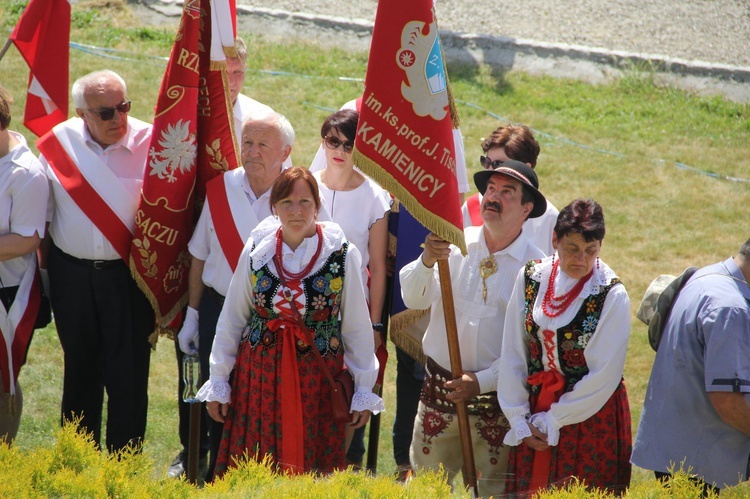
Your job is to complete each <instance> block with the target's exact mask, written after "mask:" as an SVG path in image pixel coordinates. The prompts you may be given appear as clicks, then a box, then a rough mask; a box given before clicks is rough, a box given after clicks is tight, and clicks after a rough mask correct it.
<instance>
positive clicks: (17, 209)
mask: <svg viewBox="0 0 750 499" xmlns="http://www.w3.org/2000/svg"><path fill="white" fill-rule="evenodd" d="M9 133H10V134H11V135H12V136H13V137H14V138H15V139H16V140H18V142H19V144H18V145H16V146H15V147H14V148H13V149H11V150H10V151H9V152H8V154H6V155H5V156H3V157H2V158H0V235H5V234H11V233H13V234H18V235H20V236H23V237H30V236H33V235H34V233H38V234H39V237H40V238H41V237H44V226H45V216H46V207H47V197H48V196H49V186H48V184H47V178H46V177H45V176H44V171H43V170H42V165H41V164H40V163H39V160H38V159H37V158H36V156H34V153H32V152H31V150H30V149H29V147H28V146H27V145H26V139H25V138H24V137H23V135H21V134H20V133H17V132H13V131H10V130H9ZM31 260H32V255H31V253H29V254H26V255H23V256H19V257H16V258H11V259H10V260H5V261H3V262H0V279H2V287H9V286H18V285H19V284H20V283H21V279H22V278H23V274H24V272H25V271H26V267H27V266H28V265H29V263H30V262H31Z"/></svg>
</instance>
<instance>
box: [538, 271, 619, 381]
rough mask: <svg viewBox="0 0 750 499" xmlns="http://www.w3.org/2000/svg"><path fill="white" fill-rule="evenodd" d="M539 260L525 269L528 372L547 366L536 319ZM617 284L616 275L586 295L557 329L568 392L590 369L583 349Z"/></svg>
mask: <svg viewBox="0 0 750 499" xmlns="http://www.w3.org/2000/svg"><path fill="white" fill-rule="evenodd" d="M538 263H539V260H537V261H531V262H528V263H527V264H526V267H525V269H524V276H525V277H524V283H525V286H526V299H525V300H524V316H525V317H526V320H525V323H524V329H525V331H526V335H527V338H528V341H529V376H531V375H532V374H535V373H537V372H540V371H543V370H544V365H543V364H542V357H543V356H544V353H545V352H544V344H543V343H542V341H541V340H540V339H539V325H538V324H537V323H535V322H534V316H533V312H534V302H536V297H537V295H538V294H539V283H538V282H537V281H535V280H534V279H532V278H531V276H532V275H534V267H535V265H536V264H538ZM616 284H621V281H620V280H619V279H617V278H615V279H613V280H612V282H611V283H610V284H608V285H607V286H604V287H603V288H602V290H601V291H600V292H599V294H596V295H591V296H589V297H588V298H586V299H585V300H584V302H583V305H582V306H581V308H580V310H578V313H577V314H576V316H575V317H574V318H573V320H572V321H571V322H570V323H569V324H567V325H566V326H563V327H561V328H560V329H558V330H557V331H556V334H557V349H558V352H557V356H558V362H559V364H560V365H559V366H558V367H559V369H560V371H561V374H562V375H563V376H565V389H564V392H569V391H571V390H572V389H573V386H574V385H575V384H576V383H578V381H580V379H581V378H583V377H584V376H586V374H588V372H589V368H588V365H587V364H586V357H585V356H584V349H585V348H586V345H588V342H589V341H590V340H591V336H592V335H593V334H594V332H595V331H596V326H597V324H599V317H600V316H601V313H602V308H604V300H605V298H607V293H609V290H610V289H612V287H613V286H615V285H616ZM539 388H540V387H539V386H530V387H529V390H530V391H531V393H538V391H539Z"/></svg>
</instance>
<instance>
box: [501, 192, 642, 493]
mask: <svg viewBox="0 0 750 499" xmlns="http://www.w3.org/2000/svg"><path fill="white" fill-rule="evenodd" d="M604 231H605V228H604V214H603V212H602V208H601V206H599V204H598V203H596V202H595V201H593V200H591V199H576V200H575V201H573V202H571V203H570V204H569V205H568V206H566V207H565V208H563V209H562V211H560V215H559V216H558V218H557V224H556V225H555V231H554V235H553V239H552V243H553V245H554V247H555V249H556V252H555V253H554V254H553V255H552V256H551V257H547V258H545V259H543V260H539V261H530V262H528V263H527V264H526V266H525V267H524V268H523V269H521V271H520V272H519V274H518V277H517V279H516V284H515V286H514V288H513V293H512V295H511V297H510V302H509V303H508V312H507V314H506V316H505V327H504V331H505V333H504V335H503V347H502V353H501V355H500V359H499V361H498V362H497V364H496V366H497V369H498V386H497V395H498V399H499V402H500V407H501V408H502V410H503V412H504V413H505V415H506V417H507V418H508V421H509V422H510V426H511V430H510V431H509V432H508V433H507V434H506V435H505V439H504V442H503V443H504V444H505V445H511V446H514V447H513V450H512V451H511V454H510V459H509V463H508V475H509V477H510V478H509V483H508V486H507V488H506V492H508V493H510V494H519V495H524V494H533V493H534V492H536V491H537V490H539V489H544V488H547V487H548V486H551V485H557V486H561V485H564V484H565V483H566V482H567V481H569V480H570V479H571V478H572V477H576V478H578V479H579V480H581V481H584V482H585V483H586V486H588V487H591V488H594V489H603V490H606V491H609V492H612V493H615V494H622V493H624V491H625V489H626V488H627V487H628V485H629V484H630V472H631V466H630V451H631V429H630V409H629V404H628V396H627V392H626V391H625V385H624V382H623V377H622V373H623V368H624V366H625V354H626V352H627V348H628V338H629V335H630V300H629V298H628V293H627V291H625V286H623V284H622V282H621V281H620V279H619V277H617V274H615V272H614V271H613V270H612V269H611V268H610V267H609V266H608V265H607V264H606V263H604V262H603V261H601V259H600V258H599V251H600V250H601V248H602V240H603V239H604Z"/></svg>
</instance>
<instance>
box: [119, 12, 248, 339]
mask: <svg viewBox="0 0 750 499" xmlns="http://www.w3.org/2000/svg"><path fill="white" fill-rule="evenodd" d="M225 53H227V54H235V51H234V33H233V28H232V19H231V16H230V8H229V1H228V0H218V1H217V0H212V1H209V0H186V1H185V3H184V7H183V12H182V19H181V20H180V27H179V29H178V33H177V36H176V37H175V43H174V46H173V47H172V53H171V55H170V58H169V63H168V65H167V70H166V72H165V74H164V78H163V79H162V83H161V89H160V91H159V99H158V102H157V104H156V114H155V118H154V130H153V136H152V139H151V148H150V151H149V159H148V165H147V168H146V175H145V179H144V184H143V191H142V193H141V201H140V205H139V207H138V211H137V213H136V228H135V233H134V235H133V244H132V246H131V248H130V269H131V272H132V273H133V276H134V277H135V279H136V281H138V284H139V286H140V287H141V289H142V290H143V291H144V293H145V294H146V296H147V297H148V298H149V300H150V301H151V304H152V306H153V307H154V312H155V314H156V319H157V325H158V326H159V327H167V326H168V324H169V323H170V321H171V320H172V319H174V317H175V316H176V315H177V314H178V312H179V311H180V310H181V309H182V308H183V307H184V306H185V305H186V303H187V285H188V267H189V264H190V255H189V253H188V250H187V244H188V241H189V240H190V237H191V235H192V232H193V228H194V221H195V220H194V219H195V218H197V216H194V215H195V214H196V213H198V212H199V210H200V207H201V206H202V204H203V199H204V198H205V192H206V182H208V181H209V180H211V179H212V178H214V177H216V176H217V175H219V174H221V173H222V172H224V171H226V170H229V169H232V168H235V167H236V166H237V160H238V157H239V155H238V153H237V150H236V145H235V144H236V142H235V140H234V133H233V127H234V117H233V114H232V104H231V102H230V100H229V81H228V79H227V74H226V59H225V56H224V54H225Z"/></svg>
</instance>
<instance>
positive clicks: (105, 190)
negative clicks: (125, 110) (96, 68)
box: [52, 118, 139, 233]
mask: <svg viewBox="0 0 750 499" xmlns="http://www.w3.org/2000/svg"><path fill="white" fill-rule="evenodd" d="M132 119H134V118H128V120H132ZM128 127H130V125H128ZM83 129H84V123H83V120H82V119H80V118H74V119H71V120H68V121H65V122H63V123H60V124H59V125H57V126H55V128H53V129H52V131H53V132H54V134H55V137H57V140H59V141H60V144H61V145H62V146H63V148H64V149H65V151H66V152H67V153H68V155H69V156H70V158H71V159H72V160H73V162H74V163H75V164H76V166H77V167H78V171H80V172H81V175H83V177H84V178H85V179H86V181H87V182H88V183H89V184H90V185H91V187H92V188H93V189H94V190H95V191H96V193H97V194H98V195H99V197H101V198H102V200H104V202H105V203H106V204H107V206H109V207H110V208H111V209H112V211H113V212H114V213H115V214H116V215H117V217H118V218H119V219H120V220H121V221H122V223H123V225H125V227H127V228H128V229H130V232H131V233H132V232H133V223H134V220H133V206H137V205H138V201H139V199H138V197H137V196H134V195H133V194H132V193H131V192H130V191H129V190H128V189H126V188H125V186H124V185H123V184H122V182H120V179H119V178H117V176H116V175H115V174H114V173H113V172H112V170H110V168H109V167H108V166H107V165H106V164H105V163H104V161H102V159H101V158H100V157H99V156H97V155H96V153H94V151H92V150H91V149H89V147H88V146H87V145H86V143H85V141H84V138H83V137H84V131H83ZM52 173H53V174H54V171H53V172H52Z"/></svg>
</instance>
